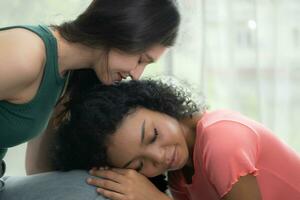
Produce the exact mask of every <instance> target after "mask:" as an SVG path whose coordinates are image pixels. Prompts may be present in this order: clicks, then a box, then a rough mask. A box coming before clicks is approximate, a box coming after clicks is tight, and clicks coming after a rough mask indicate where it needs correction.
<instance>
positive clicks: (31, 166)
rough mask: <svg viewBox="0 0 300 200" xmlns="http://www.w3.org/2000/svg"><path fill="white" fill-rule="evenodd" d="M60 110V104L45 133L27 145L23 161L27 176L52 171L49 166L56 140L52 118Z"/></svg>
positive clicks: (61, 107) (61, 106)
mask: <svg viewBox="0 0 300 200" xmlns="http://www.w3.org/2000/svg"><path fill="white" fill-rule="evenodd" d="M62 109H63V105H62V103H60V104H59V105H57V106H56V108H55V110H54V112H53V115H52V118H51V119H50V121H49V123H48V126H47V129H46V130H45V132H44V133H43V134H41V135H40V136H38V137H36V138H33V139H32V140H30V141H29V142H28V143H27V149H26V159H25V164H26V174H27V175H31V174H37V173H42V172H48V171H53V167H52V165H51V155H52V152H51V151H52V146H53V145H54V142H55V138H56V134H55V133H56V129H55V128H54V118H55V117H56V115H57V114H58V113H59V112H60V111H61V110H62Z"/></svg>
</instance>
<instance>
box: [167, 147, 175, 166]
mask: <svg viewBox="0 0 300 200" xmlns="http://www.w3.org/2000/svg"><path fill="white" fill-rule="evenodd" d="M176 155H177V148H176V146H174V147H173V148H172V150H171V152H170V156H169V157H168V158H167V165H168V169H169V170H171V169H174V168H175V167H176V163H177V162H176V161H177V156H176Z"/></svg>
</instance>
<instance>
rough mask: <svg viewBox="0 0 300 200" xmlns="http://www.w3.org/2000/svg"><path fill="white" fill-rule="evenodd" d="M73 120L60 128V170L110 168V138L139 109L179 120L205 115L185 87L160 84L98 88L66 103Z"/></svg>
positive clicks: (57, 148)
mask: <svg viewBox="0 0 300 200" xmlns="http://www.w3.org/2000/svg"><path fill="white" fill-rule="evenodd" d="M65 106H66V109H67V110H68V112H69V117H68V118H67V119H66V120H64V121H63V123H62V124H61V125H60V127H59V128H58V139H57V142H56V146H55V149H54V151H53V152H54V156H53V165H54V168H55V169H56V170H63V171H67V170H72V169H85V170H89V169H91V168H92V167H95V166H96V167H102V166H108V162H107V155H106V140H107V137H108V136H110V135H111V134H113V133H114V132H115V131H116V130H117V129H118V127H119V126H120V125H121V123H122V121H123V119H124V118H125V117H126V116H128V115H130V114H131V113H132V112H134V110H135V109H137V108H139V107H143V108H147V109H150V110H153V111H158V112H161V113H164V114H167V115H169V116H172V117H174V118H176V119H178V120H180V119H183V118H186V117H189V116H191V115H192V114H193V113H195V112H199V111H200V112H201V111H203V108H200V107H199V104H197V103H196V102H195V101H193V100H192V98H191V93H190V92H189V91H188V90H186V89H184V88H183V87H178V86H174V85H171V84H167V83H165V82H163V81H160V80H150V79H148V80H139V81H127V82H121V83H118V84H116V85H110V86H108V85H102V84H98V85H96V86H95V87H93V88H92V89H90V90H87V91H85V92H84V93H82V95H81V96H80V97H77V98H76V99H70V101H69V102H67V103H66V105H65Z"/></svg>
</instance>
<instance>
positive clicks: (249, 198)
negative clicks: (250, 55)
mask: <svg viewBox="0 0 300 200" xmlns="http://www.w3.org/2000/svg"><path fill="white" fill-rule="evenodd" d="M261 199H262V198H261V193H260V189H259V185H258V183H257V180H256V177H255V176H253V175H251V174H248V175H246V176H242V177H240V178H239V180H238V181H237V182H236V183H235V184H234V185H233V187H232V189H231V191H229V192H228V194H226V195H225V196H224V197H223V198H222V200H261Z"/></svg>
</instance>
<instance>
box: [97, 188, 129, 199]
mask: <svg viewBox="0 0 300 200" xmlns="http://www.w3.org/2000/svg"><path fill="white" fill-rule="evenodd" d="M97 192H98V193H99V194H101V195H102V196H104V197H106V198H108V199H111V200H122V199H125V198H124V195H122V194H120V193H117V192H114V191H110V190H105V189H102V188H97Z"/></svg>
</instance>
